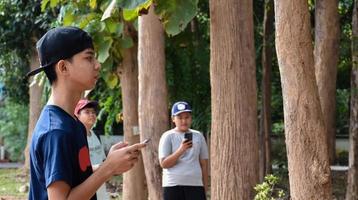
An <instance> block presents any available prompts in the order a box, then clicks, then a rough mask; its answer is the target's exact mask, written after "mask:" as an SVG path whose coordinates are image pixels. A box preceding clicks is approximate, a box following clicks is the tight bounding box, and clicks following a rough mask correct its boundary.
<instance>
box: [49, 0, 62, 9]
mask: <svg viewBox="0 0 358 200" xmlns="http://www.w3.org/2000/svg"><path fill="white" fill-rule="evenodd" d="M58 3H60V0H50V7H51V8H54V7H56V6H57V4H58Z"/></svg>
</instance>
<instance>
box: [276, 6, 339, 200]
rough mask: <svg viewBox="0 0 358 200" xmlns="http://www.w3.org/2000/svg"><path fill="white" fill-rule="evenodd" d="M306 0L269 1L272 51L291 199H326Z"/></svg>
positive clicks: (327, 184)
mask: <svg viewBox="0 0 358 200" xmlns="http://www.w3.org/2000/svg"><path fill="white" fill-rule="evenodd" d="M309 19H310V14H309V11H308V2H307V1H306V0H290V1H281V0H276V1H275V24H276V50H277V57H278V62H279V68H280V73H281V84H282V94H283V101H284V118H285V135H286V146H287V157H288V171H289V179H290V192H291V197H292V199H293V200H302V199H310V200H322V199H332V186H331V171H330V167H329V157H328V151H327V142H326V141H327V140H326V137H327V135H326V128H325V126H324V119H323V116H322V111H321V105H320V101H319V96H318V87H317V84H316V79H315V75H314V61H313V46H312V39H311V27H310V21H309Z"/></svg>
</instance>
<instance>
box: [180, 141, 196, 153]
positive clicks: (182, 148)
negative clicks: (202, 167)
mask: <svg viewBox="0 0 358 200" xmlns="http://www.w3.org/2000/svg"><path fill="white" fill-rule="evenodd" d="M192 146H193V141H192V140H186V139H185V140H183V141H182V142H181V144H180V147H179V149H180V151H182V152H185V151H186V150H187V149H189V148H191V147H192Z"/></svg>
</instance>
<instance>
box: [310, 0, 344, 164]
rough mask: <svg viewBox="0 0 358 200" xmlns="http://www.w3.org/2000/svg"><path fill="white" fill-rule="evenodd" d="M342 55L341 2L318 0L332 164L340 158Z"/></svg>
mask: <svg viewBox="0 0 358 200" xmlns="http://www.w3.org/2000/svg"><path fill="white" fill-rule="evenodd" d="M338 55H339V16H338V1H337V0H316V6H315V47H314V59H315V73H316V80H317V86H318V94H319V99H320V102H321V107H322V113H323V118H324V122H325V126H326V129H327V133H326V134H327V144H328V154H329V160H330V163H331V164H333V162H334V159H335V155H336V150H335V149H336V148H335V146H336V80H337V65H338Z"/></svg>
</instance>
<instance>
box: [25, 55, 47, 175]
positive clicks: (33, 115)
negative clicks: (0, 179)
mask: <svg viewBox="0 0 358 200" xmlns="http://www.w3.org/2000/svg"><path fill="white" fill-rule="evenodd" d="M39 66H40V63H39V60H38V58H37V53H36V50H35V49H33V51H32V53H31V58H30V68H31V70H33V69H36V68H38V67H39ZM33 80H34V77H31V78H30V79H29V82H30V83H32V82H33ZM29 90H30V91H29V97H30V104H29V128H28V132H27V143H26V147H25V150H24V156H25V163H24V167H23V169H24V170H25V171H29V169H30V153H29V147H30V143H31V138H32V131H33V130H34V128H35V126H36V122H37V120H38V118H39V116H40V113H41V109H42V103H41V97H42V91H43V85H39V84H38V83H35V84H31V85H30V87H29Z"/></svg>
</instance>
